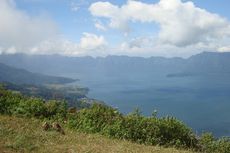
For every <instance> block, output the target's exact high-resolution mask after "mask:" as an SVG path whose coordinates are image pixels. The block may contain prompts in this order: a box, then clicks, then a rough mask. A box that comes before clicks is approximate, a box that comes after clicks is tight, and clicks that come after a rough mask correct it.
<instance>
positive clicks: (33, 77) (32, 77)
mask: <svg viewBox="0 0 230 153" xmlns="http://www.w3.org/2000/svg"><path fill="white" fill-rule="evenodd" d="M74 81H75V80H74V79H69V78H64V77H53V76H47V75H42V74H38V73H32V72H29V71H27V70H24V69H19V68H14V67H12V66H7V65H5V64H2V63H0V82H11V83H15V84H39V85H41V84H65V83H71V82H74Z"/></svg>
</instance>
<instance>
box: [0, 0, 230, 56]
mask: <svg viewBox="0 0 230 153" xmlns="http://www.w3.org/2000/svg"><path fill="white" fill-rule="evenodd" d="M0 3H2V6H5V7H4V8H5V9H2V10H5V12H4V11H0V20H3V21H5V20H6V21H5V22H6V23H8V22H9V23H8V24H9V25H10V23H12V22H13V21H14V22H16V21H17V23H16V24H19V25H20V26H21V27H22V28H21V31H20V30H19V29H18V30H19V32H17V29H16V27H13V26H12V27H11V26H10V27H9V26H7V28H6V27H4V24H3V25H2V30H1V26H0V34H1V32H2V36H0V40H1V39H2V40H7V42H2V44H1V43H0V53H1V52H2V53H17V52H24V53H36V54H52V53H58V54H64V55H69V56H78V55H79V56H84V55H92V56H106V55H111V54H116V55H130V56H167V57H171V56H182V57H187V56H191V55H193V54H196V53H199V52H202V51H204V50H210V51H221V52H223V51H229V50H230V44H228V40H229V38H230V32H228V31H229V30H230V22H229V21H230V12H229V10H228V6H230V1H228V0H219V1H213V0H194V1H187V0H182V1H181V0H161V1H159V0H140V1H134V0H129V1H124V0H117V1H111V0H110V1H109V0H103V1H98V0H2V2H0ZM191 4H193V5H191ZM0 5H1V4H0ZM169 6H170V8H169ZM171 6H172V7H171ZM0 7H1V6H0ZM123 8H124V9H123ZM103 9H104V10H103ZM170 11H171V12H172V13H170ZM4 14H8V16H9V18H8V19H6V17H4ZM18 14H19V15H18ZM172 14H173V15H172ZM183 14H186V15H187V16H188V18H187V16H183ZM217 14H218V15H217ZM11 17H12V19H11ZM196 17H197V19H196ZM1 18H2V19H1ZM10 20H12V21H10ZM20 20H21V21H20ZM37 20H39V21H38V22H37ZM193 20H194V21H193ZM203 22H205V23H203ZM193 23H194V24H193ZM6 25H7V24H6ZM6 25H5V26H6ZM34 25H35V26H34ZM30 26H32V27H30ZM23 27H27V29H25V30H24V31H23ZM34 27H35V28H34ZM4 28H5V29H4ZM10 28H12V29H10ZM30 28H31V29H35V30H37V31H35V32H33V31H29V30H28V29H30ZM44 29H45V30H44ZM3 30H4V31H7V30H8V31H10V32H11V33H12V34H11V35H12V37H7V38H4V36H5V34H4V31H3ZM43 30H44V31H43ZM22 31H23V32H22ZM14 32H15V33H14ZM20 32H22V33H23V34H24V36H22V34H21V35H19V34H20ZM36 33H38V35H35V34H36ZM46 34H47V35H48V36H50V37H48V36H47V35H46ZM20 37H22V38H21V39H20ZM26 37H27V38H28V39H29V40H30V41H31V43H30V44H29V43H26V42H27V41H28V40H26ZM34 38H36V39H35V40H34V41H32V40H33V39H34ZM17 40H19V41H17ZM22 40H23V41H22ZM19 42H20V43H19ZM58 45H60V46H58ZM54 46H57V48H55V47H54Z"/></svg>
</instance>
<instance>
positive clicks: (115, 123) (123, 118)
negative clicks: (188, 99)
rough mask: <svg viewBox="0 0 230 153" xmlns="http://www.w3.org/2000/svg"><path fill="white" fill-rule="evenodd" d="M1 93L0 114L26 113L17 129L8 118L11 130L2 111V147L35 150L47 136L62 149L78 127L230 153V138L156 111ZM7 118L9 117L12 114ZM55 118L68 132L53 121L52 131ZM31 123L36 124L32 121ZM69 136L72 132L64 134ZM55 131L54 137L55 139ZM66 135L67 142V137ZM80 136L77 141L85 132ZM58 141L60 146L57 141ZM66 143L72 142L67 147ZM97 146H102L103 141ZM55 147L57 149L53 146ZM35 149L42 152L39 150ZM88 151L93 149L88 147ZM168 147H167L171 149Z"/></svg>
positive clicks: (143, 141)
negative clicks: (127, 110)
mask: <svg viewBox="0 0 230 153" xmlns="http://www.w3.org/2000/svg"><path fill="white" fill-rule="evenodd" d="M0 95H1V96H0V114H1V115H4V116H5V115H11V116H18V117H23V118H25V119H19V120H23V122H22V123H21V125H22V127H23V128H22V129H20V126H18V127H15V126H16V125H17V124H16V123H17V121H13V122H14V123H13V127H15V129H14V128H11V127H10V126H8V127H7V125H8V124H9V123H10V124H12V121H11V120H12V119H9V120H8V119H4V116H3V121H1V122H0V123H1V124H0V126H1V128H0V137H2V138H1V139H0V149H2V150H5V149H7V148H8V149H9V148H10V149H13V150H20V149H21V152H32V151H38V150H39V149H41V150H42V149H48V148H49V147H50V145H47V144H49V142H50V141H51V144H52V143H53V144H54V145H55V147H52V148H53V150H54V151H57V152H58V151H59V150H63V149H67V148H69V147H70V148H71V147H73V148H74V147H75V146H73V145H74V143H70V142H72V141H77V140H76V139H74V138H75V137H73V136H74V134H78V133H77V132H74V131H81V132H85V133H89V134H101V135H104V136H106V137H109V138H116V139H118V140H129V141H131V142H135V143H139V144H145V145H153V146H164V147H176V148H181V149H182V148H183V149H187V150H191V149H192V150H197V151H201V152H205V153H229V152H230V140H229V138H221V139H215V138H214V137H213V136H212V135H211V134H203V135H202V136H201V137H198V136H196V135H195V134H194V133H193V132H192V130H191V129H190V128H189V127H187V126H186V125H185V124H183V123H182V122H181V121H179V120H177V119H175V118H173V117H162V118H158V117H157V116H156V114H155V113H153V115H152V116H151V117H144V116H142V115H141V114H140V112H139V111H138V110H136V111H134V112H133V113H131V114H129V115H123V114H121V113H119V112H118V111H117V110H116V109H113V108H111V107H108V106H105V105H101V104H94V105H93V106H92V107H91V108H88V109H82V110H76V109H73V108H71V109H69V110H68V109H67V106H66V104H65V103H64V102H58V101H54V100H52V101H47V102H44V101H43V100H41V99H38V98H31V97H25V96H23V95H20V94H17V93H12V92H10V91H6V90H4V89H1V90H0ZM12 118H13V119H14V117H12ZM35 118H36V119H35ZM37 119H39V120H37ZM25 120H28V123H27V122H25ZM7 121H9V123H7ZM29 121H31V122H32V123H31V122H29ZM42 121H46V122H47V123H46V124H45V128H43V129H45V131H43V132H41V129H39V128H41V122H42ZM54 121H55V122H59V123H60V124H61V125H62V126H63V127H66V128H65V129H64V131H66V132H67V134H66V135H65V134H64V133H66V132H63V129H62V128H61V127H60V125H58V126H55V125H56V124H53V125H54V126H55V127H58V131H61V133H59V132H57V133H58V134H61V136H57V135H56V134H57V133H56V134H55V135H52V134H54V133H55V131H56V130H57V129H55V128H50V125H51V123H52V122H54ZM34 123H35V124H36V125H34V126H33V124H34ZM49 123H50V125H49ZM47 124H48V125H47ZM24 125H25V126H24ZM33 127H36V128H33ZM60 128H61V130H60ZM70 131H72V132H73V133H71V132H70ZM36 132H38V133H36ZM44 132H45V133H46V135H45V136H46V137H43V134H44ZM31 133H32V134H31ZM69 133H71V134H69ZM50 134H51V135H50ZM63 134H64V135H63ZM69 135H72V136H70V137H69ZM79 135H80V134H79ZM47 136H48V137H47ZM56 136H57V138H59V139H57V138H55V137H56ZM60 137H61V138H60ZM76 137H77V136H76ZM47 139H48V140H47ZM53 139H54V140H53ZM69 139H70V141H68V140H69ZM72 139H73V140H72ZM79 139H80V140H81V142H82V140H84V139H85V137H84V138H83V139H81V138H79ZM32 140H33V141H32ZM52 140H53V141H52ZM71 140H72V141H71ZM63 141H64V142H63ZM96 141H97V140H96ZM100 142H101V141H100ZM122 142H123V141H122ZM69 143H70V144H69ZM93 143H94V142H93ZM56 144H58V145H56ZM59 144H61V145H60V146H59ZM65 145H67V146H69V145H71V146H69V147H67V146H65ZM39 146H41V147H39ZM42 146H45V147H42ZM101 146H103V142H102V144H101ZM56 147H57V150H55V149H56ZM134 148H135V146H134ZM154 148H155V147H152V149H154ZM50 149H51V148H50ZM71 149H72V148H71ZM88 149H89V148H88ZM145 149H148V147H147V148H143V151H144V150H145ZM51 150H52V149H51ZM103 150H106V147H105V148H103ZM80 151H81V150H80ZM96 151H97V150H96ZM122 151H126V150H125V149H121V150H120V151H119V150H118V151H117V152H122ZM149 151H151V150H149ZM160 151H161V150H160ZM164 151H167V149H166V150H164V149H163V150H162V152H164ZM39 152H45V151H43V150H42V151H39ZM52 152H53V151H52ZM89 152H94V151H93V150H92V151H89ZM99 152H103V151H99ZM114 152H115V151H114ZM127 152H128V151H127ZM129 152H132V151H129ZM137 152H138V151H137ZM146 152H148V150H146ZM168 152H171V151H170V149H169V150H168ZM172 152H174V150H172Z"/></svg>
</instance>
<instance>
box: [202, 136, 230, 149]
mask: <svg viewBox="0 0 230 153" xmlns="http://www.w3.org/2000/svg"><path fill="white" fill-rule="evenodd" d="M200 145H201V150H202V152H205V153H229V152H230V138H227V137H223V138H219V139H215V138H214V136H213V135H212V134H211V133H204V134H202V136H201V138H200Z"/></svg>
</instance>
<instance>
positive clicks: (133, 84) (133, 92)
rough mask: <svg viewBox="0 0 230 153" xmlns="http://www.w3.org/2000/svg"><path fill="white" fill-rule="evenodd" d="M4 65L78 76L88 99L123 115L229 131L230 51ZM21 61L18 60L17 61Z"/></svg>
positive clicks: (42, 58)
mask: <svg viewBox="0 0 230 153" xmlns="http://www.w3.org/2000/svg"><path fill="white" fill-rule="evenodd" d="M0 60H1V61H2V62H4V63H6V64H8V65H11V66H15V67H18V68H24V69H27V70H29V71H32V72H40V73H43V74H48V75H55V76H65V77H69V78H74V79H80V81H77V82H76V83H75V84H77V85H79V84H80V85H81V86H83V87H87V88H89V90H90V91H89V93H88V97H90V98H95V99H99V100H103V101H104V102H105V103H106V104H108V105H110V106H113V107H117V108H118V109H119V110H121V111H122V112H123V113H128V112H131V111H133V110H134V109H135V108H137V107H138V108H139V109H140V110H141V111H142V113H143V114H144V115H148V116H149V115H151V113H152V112H153V110H155V109H156V110H157V111H158V115H159V116H165V115H172V116H175V117H177V118H178V119H180V120H182V121H184V122H185V123H186V124H188V125H189V126H191V127H192V128H193V129H194V131H196V132H202V131H211V132H213V133H214V134H215V135H216V136H224V135H225V136H226V135H230V129H229V126H230V118H228V116H230V111H229V109H230V101H229V99H230V94H229V93H230V54H229V53H214V52H204V53H201V54H198V55H195V56H192V57H190V58H188V59H182V58H161V57H151V58H140V57H138V58H137V57H127V56H108V57H105V58H92V57H64V56H57V55H55V56H54V55H49V56H46V55H37V56H36V55H33V56H28V55H21V54H18V55H1V56H0ZM19 61H20V62H19Z"/></svg>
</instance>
